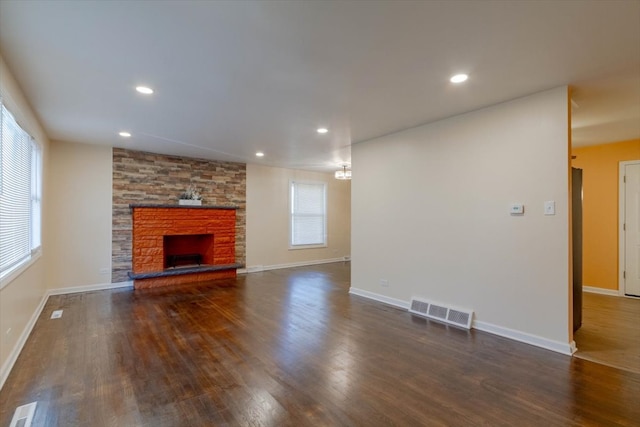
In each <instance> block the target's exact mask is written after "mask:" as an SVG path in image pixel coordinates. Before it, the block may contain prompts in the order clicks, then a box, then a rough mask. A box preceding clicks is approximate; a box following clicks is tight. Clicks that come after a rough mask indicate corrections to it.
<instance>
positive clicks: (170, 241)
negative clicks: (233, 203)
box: [129, 205, 242, 289]
mask: <svg viewBox="0 0 640 427" xmlns="http://www.w3.org/2000/svg"><path fill="white" fill-rule="evenodd" d="M130 208H131V212H132V215H133V242H132V243H133V247H132V256H133V271H132V272H130V273H129V277H130V278H132V279H133V281H134V282H133V283H134V287H135V288H136V289H141V288H151V287H160V286H171V285H179V284H183V283H191V282H200V281H205V280H214V279H223V278H230V277H236V269H237V268H241V267H242V265H240V264H236V262H235V256H236V255H235V243H236V208H235V207H228V206H189V207H184V206H176V205H130Z"/></svg>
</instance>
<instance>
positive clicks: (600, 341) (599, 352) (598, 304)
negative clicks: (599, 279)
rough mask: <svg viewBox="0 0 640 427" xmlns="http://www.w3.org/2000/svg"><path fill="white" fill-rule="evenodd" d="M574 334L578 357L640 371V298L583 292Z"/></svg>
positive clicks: (639, 372) (639, 397) (638, 372)
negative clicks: (578, 319) (578, 326)
mask: <svg viewBox="0 0 640 427" xmlns="http://www.w3.org/2000/svg"><path fill="white" fill-rule="evenodd" d="M574 338H575V341H576V345H577V347H578V351H577V353H576V354H575V356H576V357H579V358H581V359H587V360H591V361H594V362H598V363H603V364H605V365H609V366H613V367H615V368H620V369H625V370H628V371H632V372H635V373H637V374H640V299H637V298H626V297H615V296H610V295H600V294H594V293H589V292H584V293H583V296H582V327H581V328H580V329H578V331H577V332H576V334H575V336H574ZM638 399H639V400H640V396H638ZM638 424H639V425H640V422H639V423H638Z"/></svg>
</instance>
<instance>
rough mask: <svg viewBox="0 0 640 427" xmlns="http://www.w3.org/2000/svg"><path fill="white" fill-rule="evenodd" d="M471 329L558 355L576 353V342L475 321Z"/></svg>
mask: <svg viewBox="0 0 640 427" xmlns="http://www.w3.org/2000/svg"><path fill="white" fill-rule="evenodd" d="M471 327H472V328H473V329H477V330H479V331H483V332H489V333H490V334H494V335H499V336H501V337H504V338H509V339H511V340H514V341H520V342H523V343H525V344H531V345H534V346H536V347H542V348H546V349H547V350H551V351H555V352H556V353H562V354H566V355H567V356H571V355H572V354H573V353H574V351H575V350H574V349H575V343H574V342H572V343H564V342H561V341H554V340H550V339H548V338H543V337H540V336H538V335H533V334H529V333H526V332H522V331H516V330H515V329H510V328H505V327H502V326H498V325H494V324H491V323H487V322H481V321H477V320H474V321H473V324H472V325H471Z"/></svg>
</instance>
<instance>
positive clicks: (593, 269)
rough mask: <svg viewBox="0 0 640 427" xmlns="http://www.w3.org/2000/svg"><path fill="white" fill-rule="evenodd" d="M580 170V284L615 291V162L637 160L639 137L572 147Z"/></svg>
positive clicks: (616, 219)
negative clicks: (581, 216) (581, 195)
mask: <svg viewBox="0 0 640 427" xmlns="http://www.w3.org/2000/svg"><path fill="white" fill-rule="evenodd" d="M572 155H573V156H577V157H576V158H575V159H574V160H573V161H572V166H573V167H576V168H580V169H582V170H583V172H582V194H583V200H582V206H583V211H582V214H583V261H582V265H583V285H585V286H593V287H598V288H603V289H611V290H618V206H619V201H618V180H619V162H621V161H626V160H640V139H634V140H631V141H623V142H616V143H611V144H602V145H593V146H588V147H579V148H573V149H572Z"/></svg>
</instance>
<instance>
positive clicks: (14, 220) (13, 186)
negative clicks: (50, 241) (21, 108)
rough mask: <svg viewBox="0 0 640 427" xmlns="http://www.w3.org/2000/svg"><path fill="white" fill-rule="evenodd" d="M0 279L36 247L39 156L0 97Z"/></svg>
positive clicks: (39, 173) (29, 137)
mask: <svg viewBox="0 0 640 427" xmlns="http://www.w3.org/2000/svg"><path fill="white" fill-rule="evenodd" d="M0 109H1V110H2V111H1V114H0V242H1V243H0V279H4V278H6V277H7V276H8V275H9V274H10V273H11V272H13V271H15V270H17V269H18V268H19V267H20V266H21V265H23V264H25V263H26V262H28V261H29V260H30V259H31V257H32V255H33V254H34V252H35V251H37V250H38V249H39V248H40V223H41V218H40V217H41V213H40V210H41V208H40V205H41V201H40V200H41V195H42V191H41V182H42V177H41V171H42V155H41V150H40V147H39V145H38V143H37V142H35V141H34V139H33V138H31V136H29V134H28V133H26V132H25V131H24V130H23V129H22V128H21V127H20V126H19V125H18V123H17V122H16V120H15V119H14V117H13V115H12V114H11V113H10V112H9V110H7V109H6V107H5V106H4V104H3V103H2V100H1V99H0Z"/></svg>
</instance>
